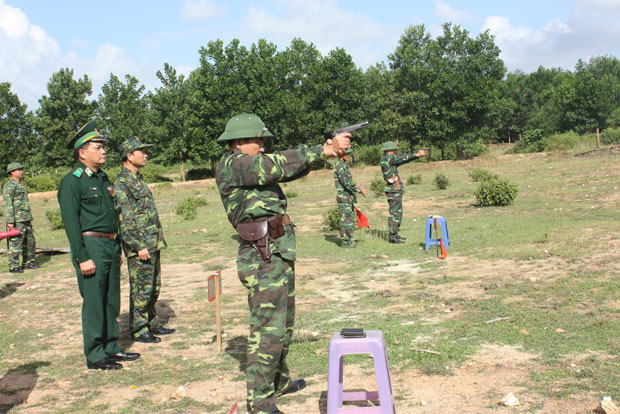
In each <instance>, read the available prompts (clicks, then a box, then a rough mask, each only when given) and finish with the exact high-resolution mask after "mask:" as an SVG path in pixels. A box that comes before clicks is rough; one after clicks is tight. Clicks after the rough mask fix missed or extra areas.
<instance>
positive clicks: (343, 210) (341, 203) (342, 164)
mask: <svg viewBox="0 0 620 414" xmlns="http://www.w3.org/2000/svg"><path fill="white" fill-rule="evenodd" d="M352 152H353V150H352V149H351V148H349V149H347V150H346V152H345V154H344V155H342V156H340V157H339V159H338V162H336V165H335V166H334V184H335V185H336V189H337V193H336V203H338V212H339V213H340V246H341V247H346V248H355V247H356V246H355V243H354V242H353V229H354V228H355V221H354V220H355V217H356V216H355V209H354V206H353V205H354V204H355V203H357V193H360V194H361V195H363V196H364V197H366V190H364V189H363V188H359V187H357V186H356V185H355V183H354V182H353V177H352V176H351V170H350V169H349V164H348V161H349V157H350V154H351V153H352Z"/></svg>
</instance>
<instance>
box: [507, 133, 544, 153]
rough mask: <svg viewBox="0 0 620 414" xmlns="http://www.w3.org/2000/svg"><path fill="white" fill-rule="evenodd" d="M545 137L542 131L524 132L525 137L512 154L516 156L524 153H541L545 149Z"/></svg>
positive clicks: (518, 142)
mask: <svg viewBox="0 0 620 414" xmlns="http://www.w3.org/2000/svg"><path fill="white" fill-rule="evenodd" d="M545 142H546V140H545V136H544V132H543V130H542V129H530V130H527V131H524V132H523V136H522V137H521V139H520V140H519V141H517V143H516V144H515V146H514V147H513V149H512V151H509V152H512V153H514V154H518V153H524V152H527V153H529V152H541V151H542V150H544V149H545Z"/></svg>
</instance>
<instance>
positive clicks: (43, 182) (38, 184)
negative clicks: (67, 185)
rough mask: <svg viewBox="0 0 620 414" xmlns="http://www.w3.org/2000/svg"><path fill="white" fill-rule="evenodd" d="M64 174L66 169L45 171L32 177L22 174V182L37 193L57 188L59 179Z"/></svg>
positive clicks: (32, 191)
mask: <svg viewBox="0 0 620 414" xmlns="http://www.w3.org/2000/svg"><path fill="white" fill-rule="evenodd" d="M64 174H66V171H65V172H64V173H62V174H60V173H45V174H40V175H37V176H34V177H28V176H24V184H25V185H26V188H27V189H28V191H29V192H31V193H38V192H41V191H54V190H57V189H58V186H59V185H60V180H62V177H63V176H64Z"/></svg>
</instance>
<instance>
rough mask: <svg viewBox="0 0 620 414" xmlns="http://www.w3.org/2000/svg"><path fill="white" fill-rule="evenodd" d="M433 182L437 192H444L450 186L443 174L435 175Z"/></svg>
mask: <svg viewBox="0 0 620 414" xmlns="http://www.w3.org/2000/svg"><path fill="white" fill-rule="evenodd" d="M433 182H434V183H435V187H437V188H438V189H439V190H445V189H446V188H448V186H449V185H450V180H448V177H446V175H445V174H444V173H439V174H437V175H436V176H435V179H434V180H433Z"/></svg>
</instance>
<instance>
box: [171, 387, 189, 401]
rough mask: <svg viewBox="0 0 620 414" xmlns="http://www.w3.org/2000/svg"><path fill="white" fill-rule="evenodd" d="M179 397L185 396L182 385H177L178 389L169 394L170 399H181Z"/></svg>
mask: <svg viewBox="0 0 620 414" xmlns="http://www.w3.org/2000/svg"><path fill="white" fill-rule="evenodd" d="M181 398H185V388H183V386H182V385H181V386H179V389H178V390H177V391H176V392H175V393H174V394H172V395H171V396H170V399H171V400H176V399H181Z"/></svg>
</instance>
